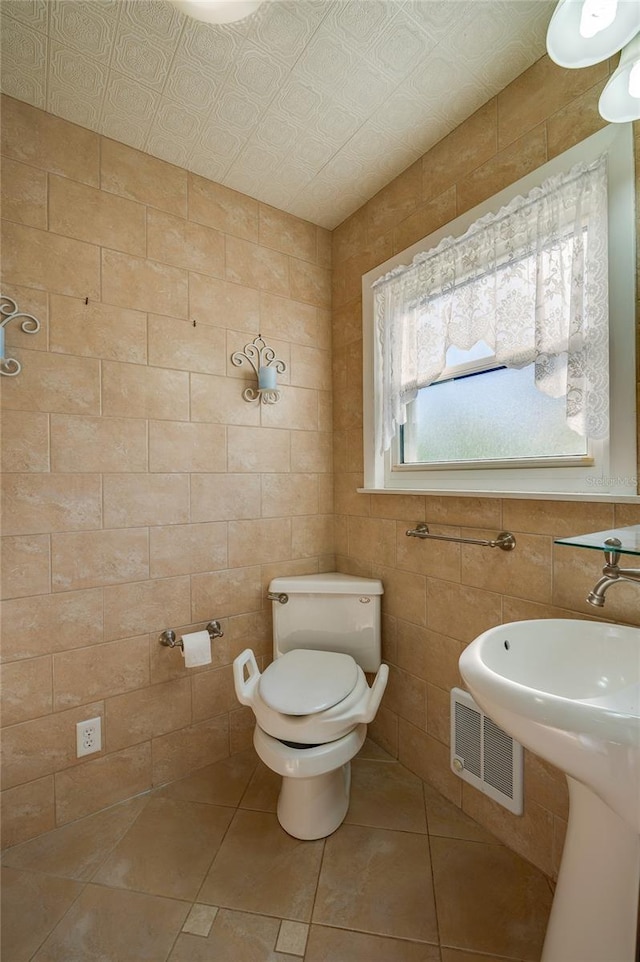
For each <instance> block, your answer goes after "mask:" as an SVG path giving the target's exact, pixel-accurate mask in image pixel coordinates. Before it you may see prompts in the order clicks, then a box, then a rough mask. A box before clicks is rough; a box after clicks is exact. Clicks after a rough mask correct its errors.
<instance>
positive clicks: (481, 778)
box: [451, 688, 523, 815]
mask: <svg viewBox="0 0 640 962" xmlns="http://www.w3.org/2000/svg"><path fill="white" fill-rule="evenodd" d="M451 770H452V771H453V772H454V773H455V774H456V775H458V776H459V777H460V778H462V779H463V780H464V781H466V782H469V784H470V785H473V786H474V787H475V788H478V789H479V790H480V791H481V792H484V794H485V795H488V796H489V797H490V798H493V799H494V801H496V802H500V804H501V805H504V807H505V808H507V809H509V811H510V812H513V813H514V814H515V815H521V814H522V809H523V751H522V745H520V743H519V742H516V741H515V740H514V739H513V738H512V737H511V735H508V734H507V733H506V732H505V731H503V730H502V728H499V727H498V725H496V724H495V722H493V721H492V720H491V719H490V718H489V716H488V715H485V713H484V712H483V711H482V709H481V708H480V707H479V705H477V704H476V702H475V701H474V700H473V698H472V697H471V695H470V694H469V693H468V692H466V691H463V690H462V689H461V688H453V689H452V691H451Z"/></svg>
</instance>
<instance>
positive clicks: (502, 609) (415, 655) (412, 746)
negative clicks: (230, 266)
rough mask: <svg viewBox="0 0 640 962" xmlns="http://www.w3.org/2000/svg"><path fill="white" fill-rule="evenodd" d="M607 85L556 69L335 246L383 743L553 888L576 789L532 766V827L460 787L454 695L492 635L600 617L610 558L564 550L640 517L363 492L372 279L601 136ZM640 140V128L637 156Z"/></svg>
mask: <svg viewBox="0 0 640 962" xmlns="http://www.w3.org/2000/svg"><path fill="white" fill-rule="evenodd" d="M608 69H609V67H608V66H607V65H606V64H604V65H599V66H596V67H591V68H589V69H585V70H574V71H571V70H562V69H561V68H559V67H557V66H555V65H554V64H553V63H551V61H550V60H549V59H548V58H547V57H543V58H542V60H540V61H538V63H536V64H534V65H533V66H532V67H531V68H530V69H529V70H527V71H526V72H525V73H524V74H522V75H521V76H520V77H518V78H517V79H516V80H515V81H514V82H513V83H512V84H510V85H509V86H508V87H506V88H505V90H503V91H502V92H501V93H500V94H499V95H498V96H497V97H495V98H494V99H493V100H491V101H490V102H489V103H488V104H486V105H485V106H484V107H482V108H481V109H480V110H479V111H478V112H477V113H476V114H474V115H473V116H472V117H470V118H469V119H468V120H467V121H465V122H464V123H463V124H462V125H461V126H460V127H458V128H457V129H456V130H454V131H453V132H452V133H451V134H450V135H449V136H448V137H446V138H445V139H444V140H442V141H441V142H440V143H438V144H437V145H436V146H435V147H433V148H432V150H430V151H429V152H428V153H427V154H425V155H424V157H422V158H421V159H420V160H418V161H416V163H415V164H413V165H412V166H411V167H410V168H408V170H406V171H405V172H404V173H403V174H401V175H400V176H399V177H397V178H396V179H395V180H394V181H393V182H392V183H390V184H389V185H388V186H387V187H385V188H384V189H383V190H382V191H380V193H378V194H377V195H376V196H375V197H373V198H372V199H371V200H370V201H369V202H368V203H367V204H365V205H364V207H362V208H361V209H360V210H359V211H357V212H356V213H355V214H354V215H353V216H351V217H350V218H349V219H348V220H347V221H345V222H344V223H343V224H342V225H341V226H340V227H338V228H337V229H336V230H335V231H334V232H333V297H334V302H333V344H334V348H333V374H334V407H335V418H334V429H335V433H334V467H335V491H336V542H335V545H336V552H337V555H338V567H339V569H340V570H343V571H348V572H354V573H360V574H364V575H376V576H379V577H381V578H382V580H383V581H384V584H385V596H384V612H385V624H384V648H385V651H384V654H385V658H386V659H387V660H388V662H389V663H390V666H391V674H390V681H389V687H388V691H387V693H386V694H385V697H384V700H383V703H382V708H381V710H380V712H379V714H378V718H377V720H376V722H375V723H374V724H373V725H372V726H371V732H372V735H373V737H374V739H375V740H376V741H378V742H379V744H381V745H382V746H383V747H384V748H386V749H387V750H388V751H390V752H391V753H392V754H393V755H396V756H398V757H399V758H400V760H401V761H402V762H404V764H405V765H407V766H408V767H409V768H410V769H412V770H413V771H415V772H417V773H418V774H419V775H421V776H422V777H423V778H425V779H426V780H427V781H429V782H431V783H433V784H434V785H435V786H436V787H437V788H438V789H440V791H441V792H443V793H444V794H445V795H446V796H447V797H448V798H450V799H451V800H452V801H453V802H455V803H456V804H457V805H459V806H461V807H462V808H463V809H464V810H465V811H466V812H468V813H469V814H470V815H472V816H473V817H474V818H476V819H477V820H478V821H480V822H482V823H483V824H484V825H485V826H486V827H487V828H489V829H490V830H491V831H492V832H494V833H495V834H496V835H498V836H499V837H500V838H502V839H503V840H504V841H505V842H506V843H507V844H508V845H510V846H512V847H513V848H514V849H516V850H517V851H518V852H520V853H521V854H522V855H524V856H525V857H526V858H528V859H530V860H531V861H533V862H535V863H536V864H537V865H539V866H540V867H541V868H542V869H543V870H544V871H545V872H548V873H550V874H553V873H555V872H556V871H557V868H558V864H559V858H560V854H561V850H562V843H563V839H564V832H565V828H566V817H567V798H566V790H565V785H564V779H563V777H562V776H561V775H560V774H559V773H558V772H557V771H554V770H553V769H552V768H551V767H550V766H548V765H547V764H545V763H544V762H542V761H541V760H540V759H538V758H535V757H534V756H532V755H528V756H527V762H526V775H525V791H526V803H525V812H524V817H522V818H518V817H516V816H513V815H511V814H510V813H508V812H507V811H506V810H505V809H503V808H501V807H500V806H498V805H496V804H494V803H493V802H491V801H490V800H489V799H487V798H486V797H485V796H483V795H481V794H480V793H478V792H477V791H476V790H475V789H473V788H470V787H469V786H467V785H463V783H462V782H461V781H460V780H459V779H458V778H456V777H455V776H454V775H452V774H451V772H450V769H449V719H448V712H449V692H450V689H451V688H452V687H453V686H455V685H457V684H460V679H459V675H458V667H457V660H458V657H459V655H460V652H461V651H462V650H463V648H464V647H465V645H466V644H468V643H469V642H470V641H471V640H472V639H473V638H474V637H475V636H476V635H477V634H478V633H479V632H481V631H483V630H484V629H486V628H488V627H490V626H491V625H495V624H497V623H501V622H507V621H514V620H520V619H526V618H549V617H561V618H567V617H576V616H577V617H582V616H585V615H586V616H593V614H594V609H593V608H590V607H589V605H587V604H586V603H585V601H584V598H585V595H586V593H587V590H588V588H589V587H591V585H592V584H593V583H594V582H595V581H596V580H597V578H598V577H599V574H600V568H601V566H602V563H603V561H602V558H601V557H600V556H599V555H598V554H596V553H591V552H588V551H584V550H580V549H572V548H567V547H560V546H556V545H554V544H553V539H554V538H555V537H559V536H562V535H569V534H577V533H580V532H585V531H593V530H599V529H603V528H608V527H611V526H613V525H614V524H616V525H625V524H627V525H628V524H638V523H640V507H639V506H638V505H629V504H584V503H582V504H581V503H576V502H553V501H524V500H522V501H521V500H507V499H504V500H493V499H490V498H472V497H464V498H459V497H422V496H421V497H413V496H408V495H364V494H357V493H356V488H358V487H361V486H362V482H363V474H362V472H363V465H362V444H361V432H362V402H361V393H362V378H361V371H362V339H361V276H362V274H363V273H364V272H366V271H368V270H371V269H372V268H373V267H375V266H376V265H377V264H379V263H381V262H383V261H384V260H386V259H387V258H389V257H390V256H391V255H393V254H395V253H397V252H399V251H402V250H403V249H404V248H405V247H407V246H409V245H410V244H413V243H415V242H416V241H418V240H419V239H420V238H421V237H424V236H426V235H427V234H429V233H430V232H431V231H433V230H435V229H436V228H438V227H440V226H441V225H443V224H445V223H447V222H448V221H449V220H451V219H452V218H454V217H456V216H458V215H459V214H461V213H463V212H464V211H465V210H468V209H469V208H471V207H473V206H474V205H476V204H478V203H479V202H480V201H482V200H484V199H485V198H487V197H489V196H490V195H491V194H493V193H495V192H496V191H498V190H500V189H502V188H503V187H505V186H506V185H507V184H509V183H511V182H513V181H514V180H517V179H518V178H519V177H521V176H523V175H524V174H525V173H527V172H529V171H530V170H532V169H534V168H535V167H537V166H539V165H540V164H541V163H544V162H545V161H546V160H548V159H550V158H551V157H553V156H555V155H557V154H558V153H561V152H562V151H563V150H565V149H567V148H568V147H570V146H572V145H573V144H574V143H576V142H578V141H579V140H582V139H583V138H584V137H586V136H588V135H589V134H591V133H593V132H595V130H597V129H598V128H599V127H601V126H602V125H603V121H602V120H601V118H600V117H599V115H598V110H597V101H598V97H599V94H600V91H601V90H602V87H603V86H604V83H605V81H606V78H607V75H608ZM639 130H640V125H638V124H636V154H637V152H638V147H639V146H640V136H639V133H638V131H639ZM425 520H426V521H428V522H429V523H430V525H431V526H432V530H433V531H434V532H435V533H445V534H447V533H448V534H459V533H462V534H463V535H466V536H469V537H477V536H481V537H485V536H487V535H489V534H491V535H495V533H496V532H498V531H500V530H502V529H505V528H506V529H508V530H510V531H513V532H514V533H515V534H516V537H517V541H518V547H517V549H516V551H514V552H513V553H511V554H502V553H500V552H495V553H491V555H490V556H488V555H487V553H486V552H487V549H483V548H480V547H476V546H472V545H465V546H459V545H445V544H444V543H438V542H433V543H428V542H419V543H418V542H414V541H408V539H407V538H406V536H405V534H404V532H405V530H406V528H407V527H408V526H410V525H411V526H413V525H414V524H415V522H416V521H425ZM496 555H499V557H496ZM604 615H605V617H606V619H607V620H614V621H615V620H619V621H622V622H627V623H629V624H633V625H640V602H639V596H638V591H637V588H634V587H633V586H631V585H624V586H620V585H619V586H617V587H616V588H615V589H613V590H612V591H611V592H610V593H609V595H608V596H607V603H606V609H605V612H604Z"/></svg>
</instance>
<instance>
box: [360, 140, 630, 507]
mask: <svg viewBox="0 0 640 962" xmlns="http://www.w3.org/2000/svg"><path fill="white" fill-rule="evenodd" d="M633 188H634V167H633V153H632V147H631V131H630V125H626V126H624V127H622V126H621V125H617V126H612V127H609V128H606V129H605V130H603V131H601V132H599V133H598V134H596V135H594V136H593V137H591V138H589V140H587V141H584V142H583V143H582V144H579V145H577V147H574V148H572V149H571V150H570V151H567V152H566V154H564V155H562V156H561V157H559V158H556V159H555V160H554V161H552V162H550V163H549V164H546V165H545V166H544V167H542V168H540V169H539V170H538V171H536V172H535V174H533V175H530V176H528V177H527V178H524V179H523V180H521V181H519V182H518V183H516V184H514V185H512V187H510V188H508V189H507V190H506V191H503V192H501V193H500V194H498V195H496V197H494V198H491V200H490V201H488V202H486V203H485V204H483V205H480V207H478V208H476V209H475V210H473V211H470V212H469V213H468V214H466V215H464V216H463V217H461V218H458V219H457V220H456V221H454V222H453V223H451V224H449V225H447V226H446V227H445V228H443V229H442V230H440V231H438V232H436V234H434V235H431V237H429V238H427V239H426V240H425V241H422V242H420V243H419V244H417V245H414V246H413V247H412V248H410V249H409V250H407V251H404V252H403V253H402V254H401V255H398V256H397V257H395V258H393V259H392V260H391V261H388V262H387V263H386V264H383V265H381V266H380V267H379V268H377V269H376V270H375V271H371V272H370V273H369V274H368V275H365V277H364V278H363V310H364V347H365V372H364V373H365V437H364V441H365V464H366V473H365V484H366V489H367V490H393V489H398V490H402V491H407V490H418V491H442V492H453V491H460V492H467V491H469V492H482V491H484V492H491V493H493V492H495V493H514V494H518V493H522V494H524V493H526V494H536V493H540V494H543V495H545V494H546V495H547V496H552V494H554V493H557V494H558V495H562V496H565V495H568V496H571V495H594V494H595V495H602V494H606V495H616V496H635V495H636V494H637V484H636V478H635V474H636V471H635V463H636V462H635V364H634V356H633V354H634V342H635V337H634V289H635V284H634V243H635V238H634V220H633V209H634V194H633ZM607 189H608V195H609V196H608V201H607ZM607 232H608V240H607ZM607 252H608V253H609V262H610V265H609V272H608V284H607V271H606V263H607ZM607 295H608V296H609V303H608V302H607ZM609 322H610V323H609ZM610 372H611V375H612V377H611V391H610V389H609V373H610ZM609 406H610V410H611V414H610V416H609ZM374 439H375V440H374Z"/></svg>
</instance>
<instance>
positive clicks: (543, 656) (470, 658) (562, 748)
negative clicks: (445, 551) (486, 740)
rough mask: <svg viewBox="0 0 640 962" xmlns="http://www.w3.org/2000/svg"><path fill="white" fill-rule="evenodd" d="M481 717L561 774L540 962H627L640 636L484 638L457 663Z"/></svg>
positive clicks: (639, 750) (635, 882) (518, 632)
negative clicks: (557, 848)
mask: <svg viewBox="0 0 640 962" xmlns="http://www.w3.org/2000/svg"><path fill="white" fill-rule="evenodd" d="M460 672H461V674H462V677H463V679H464V681H465V684H466V685H467V688H468V689H469V691H470V692H471V694H472V695H473V696H474V698H475V699H476V701H477V702H478V704H479V705H480V707H481V708H482V709H483V710H484V711H485V712H486V713H487V715H489V716H490V717H491V718H492V719H493V720H494V722H495V723H496V724H497V725H500V727H501V728H503V729H504V730H505V731H506V732H508V733H509V734H510V735H512V736H513V737H514V738H515V739H517V741H519V742H521V743H522V744H523V745H524V746H525V747H526V748H529V749H530V750H531V751H533V752H535V753H536V754H537V755H540V756H541V757H542V758H545V759H547V761H549V762H551V763H552V764H553V765H556V766H557V767H558V768H560V769H562V770H563V771H564V772H565V773H566V776H567V782H568V784H569V797H570V810H569V826H568V829H567V837H566V841H565V846H564V852H563V855H562V863H561V866H560V873H559V877H558V886H557V889H556V894H555V897H554V901H553V907H552V910H551V916H550V919H549V925H548V928H547V935H546V938H545V943H544V949H543V953H542V960H543V962H634V960H636V958H637V956H636V951H637V939H638V898H639V895H640V629H638V628H630V627H624V626H621V625H612V624H606V623H603V622H591V621H579V620H569V619H567V620H563V619H549V620H543V621H517V622H512V623H510V624H506V625H500V626H499V627H497V628H491V629H490V630H489V631H485V632H484V633H483V634H482V635H480V636H479V637H478V638H476V639H475V641H473V642H472V643H471V644H470V645H469V646H468V647H467V648H466V649H465V651H464V652H463V654H462V656H461V658H460Z"/></svg>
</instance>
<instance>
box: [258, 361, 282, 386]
mask: <svg viewBox="0 0 640 962" xmlns="http://www.w3.org/2000/svg"><path fill="white" fill-rule="evenodd" d="M277 386H278V380H277V372H276V369H275V367H269V366H267V365H264V366H261V367H260V368H259V370H258V387H259V388H260V390H261V391H275V389H276V387H277Z"/></svg>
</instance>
